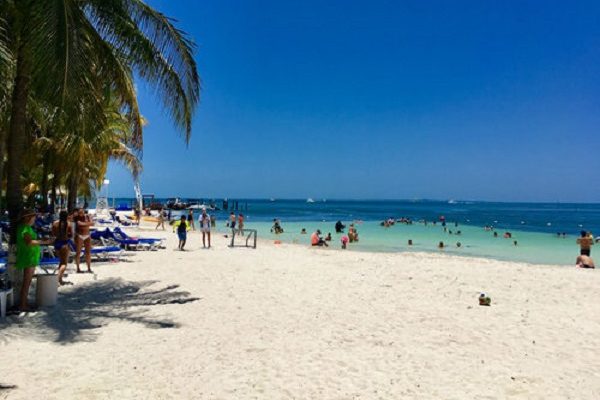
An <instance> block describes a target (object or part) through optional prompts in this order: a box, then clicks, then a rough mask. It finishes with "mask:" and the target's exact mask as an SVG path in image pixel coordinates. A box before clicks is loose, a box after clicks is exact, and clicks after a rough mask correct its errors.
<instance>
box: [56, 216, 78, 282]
mask: <svg viewBox="0 0 600 400" xmlns="http://www.w3.org/2000/svg"><path fill="white" fill-rule="evenodd" d="M52 236H54V237H55V238H56V239H55V240H54V250H55V251H56V252H57V253H58V258H59V260H60V261H59V264H58V284H59V285H61V286H62V285H64V284H65V283H66V282H64V281H63V276H64V274H65V270H66V269H67V264H68V262H69V254H70V253H71V243H70V242H71V237H72V236H73V229H72V227H71V223H70V222H69V214H68V213H67V211H66V210H62V211H61V212H60V213H59V214H58V221H55V222H54V223H53V224H52Z"/></svg>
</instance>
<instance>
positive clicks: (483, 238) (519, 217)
mask: <svg viewBox="0 0 600 400" xmlns="http://www.w3.org/2000/svg"><path fill="white" fill-rule="evenodd" d="M124 202H131V199H116V200H115V203H116V204H119V203H124ZM237 203H238V211H237V212H241V213H243V214H244V215H245V217H246V227H247V228H255V229H257V230H258V232H259V237H262V238H265V237H266V238H268V239H272V240H282V241H284V242H291V243H303V244H309V242H310V233H312V232H313V231H315V230H316V229H320V230H321V232H322V233H323V235H326V234H327V233H328V232H331V234H332V237H333V240H332V242H331V246H333V247H338V248H339V247H340V236H341V235H339V234H336V233H335V229H334V224H335V222H336V221H337V220H341V221H342V222H343V223H344V224H346V225H349V224H350V223H352V222H354V223H355V226H356V227H357V229H358V232H359V238H360V240H359V242H358V243H353V244H350V245H349V249H350V250H352V249H356V250H365V251H386V252H400V251H425V252H440V251H443V252H444V253H449V254H460V255H465V256H477V257H485V258H494V259H500V260H509V261H522V262H529V263H535V264H541V263H543V264H560V265H573V264H574V260H575V258H576V256H577V255H578V253H579V248H578V246H577V245H576V243H575V240H576V238H577V236H578V235H579V231H581V230H587V231H592V232H594V233H596V234H600V204H567V203H491V202H470V201H451V202H443V201H426V200H421V201H418V200H414V201H410V200H407V201H400V200H394V201H391V200H390V201H346V200H344V201H342V200H327V201H323V200H317V199H315V202H314V203H307V202H306V200H275V201H269V200H237ZM215 204H216V205H217V206H221V205H222V202H221V201H216V202H215ZM229 205H230V210H229V211H231V206H232V205H235V201H233V200H230V201H229ZM229 211H227V212H226V211H224V210H221V211H215V212H212V214H214V215H215V216H216V217H217V221H218V227H219V229H220V230H222V231H225V226H224V224H225V221H226V218H227V215H228V213H229ZM173 215H174V216H175V215H178V213H174V214H173ZM440 216H444V217H445V219H446V231H444V228H443V227H442V225H441V223H440V222H439V217H440ZM400 217H407V218H410V219H411V220H413V224H412V225H405V224H398V223H397V224H395V225H394V226H391V227H389V228H384V227H382V226H380V222H381V221H382V220H384V219H387V218H395V219H397V218H400ZM273 218H279V219H280V221H281V224H282V226H283V229H284V231H285V232H284V233H283V234H281V235H274V234H272V233H271V232H270V228H271V226H272V220H273ZM422 220H425V221H428V223H427V225H425V224H423V223H419V222H418V221H422ZM432 221H438V222H437V223H436V224H435V225H434V224H433V223H432ZM485 226H493V227H494V230H495V231H496V232H498V237H494V236H493V232H492V231H487V230H485V229H484V227H485ZM302 228H305V229H306V230H307V232H308V234H306V235H302V234H300V231H301V229H302ZM450 231H452V233H450ZM457 231H461V234H460V235H457ZM505 232H510V233H511V234H512V238H511V239H505V238H503V237H502V236H503V234H504V233H505ZM557 233H561V235H560V236H559V235H557ZM562 233H565V237H563V235H562ZM409 239H411V240H412V241H413V245H412V246H409V245H408V240H409ZM515 240H516V241H517V245H516V246H515V244H514V241H515ZM440 241H442V242H444V244H445V245H446V247H445V248H444V250H439V249H438V243H439V242H440ZM457 242H460V244H461V246H460V247H457V245H456V244H457ZM599 248H600V246H599ZM593 255H594V251H593V250H592V256H593Z"/></svg>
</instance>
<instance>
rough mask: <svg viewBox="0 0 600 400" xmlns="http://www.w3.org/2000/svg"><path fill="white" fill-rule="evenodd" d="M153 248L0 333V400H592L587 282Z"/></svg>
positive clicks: (406, 257) (493, 265)
mask: <svg viewBox="0 0 600 400" xmlns="http://www.w3.org/2000/svg"><path fill="white" fill-rule="evenodd" d="M151 235H155V236H167V237H169V244H168V246H169V248H168V249H167V250H161V251H158V252H141V253H137V254H135V256H133V257H130V262H122V263H118V264H110V263H106V264H100V265H96V266H95V270H96V272H97V274H98V275H97V277H98V280H96V281H94V280H93V277H92V276H91V275H87V274H83V275H76V274H73V273H71V275H70V276H69V278H68V279H70V280H72V281H73V282H75V285H73V286H70V287H67V288H61V289H60V305H59V306H57V307H56V308H55V309H53V310H52V311H50V312H46V311H40V312H38V313H37V314H36V315H35V316H30V317H26V318H25V319H24V320H22V322H20V323H16V322H14V321H15V318H14V317H11V318H12V319H11V321H13V322H11V323H10V324H0V385H4V386H8V385H15V387H13V388H12V389H0V398H8V399H37V398H40V399H41V398H44V399H123V398H140V399H171V398H174V399H359V398H360V399H401V398H402V399H410V398H417V399H428V398H434V399H475V398H477V399H506V398H510V399H512V398H519V399H599V398H600V352H599V350H598V349H600V306H599V305H598V292H599V289H600V271H594V270H579V269H575V268H567V267H558V266H533V265H525V264H516V263H507V262H499V261H490V260H481V259H467V258H458V257H449V256H444V255H431V254H370V253H359V252H352V251H346V252H343V251H341V250H322V249H310V248H306V247H303V246H294V245H278V246H276V245H274V244H273V243H271V242H269V243H266V242H261V243H260V244H259V248H258V249H257V250H252V249H244V248H235V249H230V248H227V247H226V240H225V239H224V238H222V237H215V238H213V242H214V248H213V249H211V250H201V249H200V248H199V245H198V243H199V242H200V239H199V235H198V234H192V235H191V237H190V240H188V246H189V249H190V250H192V251H189V252H185V253H181V252H177V251H174V250H173V248H174V247H176V240H175V237H174V235H173V234H171V233H169V232H167V233H162V232H160V233H156V234H155V233H154V232H147V233H146V236H151ZM480 291H485V292H486V293H488V294H489V295H490V296H491V297H492V306H491V307H480V306H478V303H477V297H478V294H479V292H480ZM194 298H197V299H198V300H196V301H194Z"/></svg>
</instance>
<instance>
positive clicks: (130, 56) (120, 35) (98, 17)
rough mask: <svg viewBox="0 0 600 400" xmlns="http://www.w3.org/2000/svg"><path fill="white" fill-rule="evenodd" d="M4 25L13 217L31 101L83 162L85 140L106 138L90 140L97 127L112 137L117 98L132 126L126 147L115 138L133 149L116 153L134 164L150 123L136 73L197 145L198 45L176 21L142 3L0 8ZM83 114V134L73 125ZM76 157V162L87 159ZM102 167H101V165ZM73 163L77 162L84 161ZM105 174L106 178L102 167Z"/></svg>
mask: <svg viewBox="0 0 600 400" xmlns="http://www.w3.org/2000/svg"><path fill="white" fill-rule="evenodd" d="M0 16H2V18H4V20H3V21H0V28H1V27H2V22H4V25H5V32H6V34H5V35H4V36H2V31H1V29H0V74H2V70H5V71H10V74H9V76H10V77H11V79H8V81H9V82H6V80H4V81H5V82H6V83H0V84H1V85H4V87H3V89H4V90H5V92H6V93H10V107H8V108H9V111H8V113H10V114H9V117H8V120H9V125H8V129H7V133H8V135H7V136H8V138H7V149H8V156H9V158H8V168H7V171H8V183H7V200H8V202H9V211H10V212H11V215H13V216H14V215H15V213H16V212H17V210H18V209H19V208H20V203H21V200H22V197H21V196H22V193H21V188H22V185H21V182H20V179H21V172H22V167H23V164H22V160H23V159H24V157H23V152H24V150H25V143H26V140H27V136H28V135H31V129H29V127H30V125H29V124H28V120H31V119H32V115H31V114H32V112H31V111H32V107H31V105H30V104H31V101H32V100H33V101H39V102H41V103H43V104H45V105H46V107H47V109H48V110H57V113H56V120H57V121H60V123H58V122H57V123H56V124H57V126H60V127H61V129H64V131H57V130H56V129H54V132H55V133H65V132H66V133H68V137H69V138H70V140H72V141H71V142H70V143H71V147H72V148H73V149H75V148H79V149H80V150H81V152H82V153H81V154H83V153H86V151H84V149H85V146H83V147H82V146H79V145H77V143H79V142H78V137H85V138H86V139H85V140H84V141H85V142H86V143H92V142H93V143H99V142H95V141H92V142H90V136H89V135H91V134H92V133H94V132H95V133H96V134H98V132H99V131H91V129H92V128H91V127H94V128H98V127H102V128H103V129H108V127H109V126H113V124H114V122H115V121H114V119H112V120H111V117H110V115H107V113H106V99H107V93H110V98H111V101H114V102H115V103H116V104H118V107H119V109H118V114H119V115H120V116H121V117H122V118H124V119H125V120H126V122H127V127H128V129H127V132H128V136H127V139H126V141H122V140H123V137H122V136H119V135H116V136H119V140H121V142H120V143H121V144H122V145H123V146H125V147H124V148H121V149H120V150H118V151H117V150H116V149H113V150H111V151H112V152H113V153H112V154H113V155H114V156H116V155H117V154H122V155H121V156H120V157H122V159H123V160H126V159H128V156H126V154H128V151H127V149H130V150H132V151H134V153H135V152H137V151H140V150H141V146H142V117H141V115H140V111H139V107H138V104H137V96H136V92H135V87H134V83H133V78H132V76H133V75H134V74H135V75H136V76H138V77H139V78H141V79H142V80H143V81H146V82H147V83H148V84H149V85H150V86H151V87H153V88H154V91H155V94H156V97H157V99H158V100H159V101H160V103H161V104H162V106H163V107H164V109H165V110H166V111H167V113H168V115H169V116H170V117H171V119H172V120H173V122H174V124H175V126H176V127H177V128H179V130H180V131H181V132H182V134H183V136H184V138H185V140H186V141H187V140H189V138H190V135H191V124H192V116H193V111H194V109H195V106H196V105H197V103H198V101H199V93H200V80H199V77H198V73H197V70H196V63H195V61H194V58H193V47H194V46H193V44H192V42H191V41H190V40H189V39H188V38H187V37H186V35H185V34H184V33H183V32H182V31H180V30H178V29H177V28H176V27H175V25H174V23H173V21H172V20H170V19H169V18H167V17H166V16H164V15H163V14H161V13H160V12H158V11H156V10H154V9H152V8H151V7H149V6H148V5H147V4H146V3H145V2H144V1H142V0H0ZM2 63H4V64H2ZM9 64H10V67H4V68H3V67H2V65H9ZM0 95H1V90H0ZM83 112H85V122H86V125H85V127H84V126H83V125H82V124H80V125H79V126H73V123H72V122H73V121H74V120H77V119H78V116H79V115H81V114H82V113H83ZM109 114H110V113H109ZM0 118H1V117H0ZM5 120H6V118H5ZM78 122H79V121H78ZM90 132H92V133H90ZM66 133H65V134H66ZM99 136H102V139H100V138H95V137H94V140H108V139H106V138H105V137H104V136H103V135H99ZM103 143H104V142H103ZM98 146H100V144H98ZM103 146H104V145H103ZM103 146H100V147H101V148H102V149H106V148H105V147H103ZM0 147H1V146H0ZM109 147H110V146H109ZM73 151H74V150H73ZM68 154H70V156H69V157H71V156H73V157H75V154H79V153H77V152H76V151H74V152H70V151H69V153H68ZM86 154H88V153H86ZM91 154H92V153H89V154H88V156H89V155H91ZM93 156H94V157H97V156H98V153H93ZM103 160H104V159H99V160H97V162H98V163H99V165H100V166H101V165H102V162H103ZM130 161H132V160H130ZM66 162H67V163H69V162H72V163H73V164H74V165H76V164H77V163H78V161H77V158H73V159H72V160H71V159H67V160H66ZM131 165H132V166H133V165H134V163H133V164H131ZM87 167H88V168H89V170H90V171H91V170H92V169H93V168H92V167H91V166H89V165H88V166H87ZM97 170H98V171H99V172H100V173H101V172H102V171H103V168H102V167H99V168H97ZM89 175H90V176H92V175H93V174H91V173H90V174H89Z"/></svg>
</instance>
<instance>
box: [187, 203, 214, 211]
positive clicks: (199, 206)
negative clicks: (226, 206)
mask: <svg viewBox="0 0 600 400" xmlns="http://www.w3.org/2000/svg"><path fill="white" fill-rule="evenodd" d="M187 209H188V210H203V209H206V210H210V211H215V210H216V211H218V210H220V208H219V207H217V206H215V205H214V204H204V203H202V204H192V205H190V206H189V207H188V208H187Z"/></svg>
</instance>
